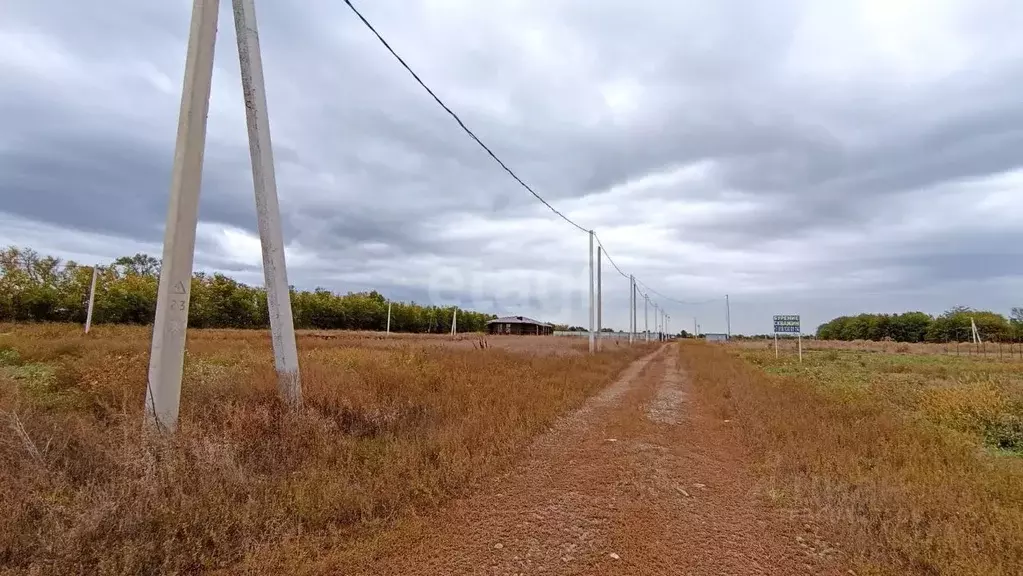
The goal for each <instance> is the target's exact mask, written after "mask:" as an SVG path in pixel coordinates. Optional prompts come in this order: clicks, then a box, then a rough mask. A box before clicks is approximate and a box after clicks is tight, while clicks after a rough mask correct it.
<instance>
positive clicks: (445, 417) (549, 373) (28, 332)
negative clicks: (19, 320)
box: [0, 325, 650, 574]
mask: <svg viewBox="0 0 1023 576" xmlns="http://www.w3.org/2000/svg"><path fill="white" fill-rule="evenodd" d="M148 341H149V332H148V330H147V329H145V328H137V327H116V326H101V327H99V328H97V329H95V330H94V332H93V333H92V334H90V335H89V336H88V337H85V336H83V335H81V333H80V327H78V326H67V325H35V326H12V325H0V469H2V470H3V473H2V474H0V572H10V573H46V574H58V573H90V574H157V573H159V574H166V573H186V572H187V573H192V572H196V571H201V570H205V569H217V568H229V567H231V566H233V565H235V564H236V563H238V562H240V561H242V560H243V559H244V558H245V557H246V556H249V555H252V554H254V553H256V552H257V551H259V550H261V549H265V548H266V547H271V546H276V545H277V544H279V543H281V542H284V541H292V542H293V541H295V540H296V539H299V538H301V539H303V540H307V541H308V542H309V543H310V544H309V546H313V545H315V543H319V544H324V543H329V545H330V546H333V547H339V546H340V547H343V546H347V545H354V544H353V543H355V542H357V541H362V542H363V543H362V544H360V546H365V541H366V540H367V539H368V538H367V537H369V536H373V535H374V534H377V533H380V531H381V530H384V529H386V528H387V527H388V526H391V525H393V524H394V523H395V522H398V521H400V520H401V519H403V518H407V517H411V516H415V515H418V514H420V513H421V512H422V511H423V510H426V509H430V508H432V507H435V506H436V505H438V504H439V503H441V502H443V501H445V500H448V499H450V498H451V497H452V496H455V495H458V494H461V493H464V492H466V491H467V490H469V489H471V488H472V487H473V486H475V485H478V483H479V482H481V481H483V480H485V479H486V478H488V477H491V476H492V475H493V474H495V473H496V472H497V471H499V470H501V469H502V468H503V467H505V466H506V465H507V464H508V463H510V462H511V461H512V460H513V459H514V458H515V456H516V455H517V454H518V453H519V452H520V450H521V449H522V448H523V447H524V446H525V445H526V444H527V443H528V441H529V439H530V438H531V437H533V436H534V435H535V434H537V433H538V432H540V431H542V430H544V429H546V428H547V427H548V426H550V424H551V423H552V422H553V421H554V420H555V418H556V417H557V416H558V415H559V414H561V413H563V412H564V411H566V410H569V409H571V408H574V407H576V406H578V405H579V404H580V403H581V402H582V401H583V399H584V398H586V397H587V396H588V395H590V394H591V393H593V392H594V391H595V390H597V389H599V388H601V387H602V386H604V385H606V384H607V383H608V382H610V381H611V380H612V379H613V378H614V376H615V375H616V374H617V373H618V372H619V371H620V370H621V369H622V368H623V367H624V366H625V365H627V364H628V363H629V362H630V361H631V360H632V359H634V358H637V357H638V356H639V355H641V354H642V353H643V352H644V351H646V350H649V349H650V348H649V347H646V346H636V347H634V348H629V347H625V346H611V347H610V350H608V351H607V352H606V353H604V354H600V355H598V356H597V357H595V358H590V357H588V356H583V355H582V354H579V353H578V351H579V349H580V347H581V346H585V342H583V341H576V340H575V339H560V338H535V337H534V338H517V339H511V338H494V337H489V338H487V343H488V347H487V348H485V349H480V347H479V342H478V340H477V339H474V338H471V337H467V338H465V339H462V340H456V341H452V340H450V339H446V338H440V337H437V338H394V339H390V340H382V339H379V338H368V337H366V336H365V335H358V334H346V333H317V334H315V335H314V334H304V335H302V336H300V339H299V349H300V350H301V354H300V358H301V363H302V370H303V384H304V387H305V401H306V406H305V408H304V409H303V410H302V411H300V412H294V413H293V412H289V411H288V410H286V409H285V407H284V406H283V405H282V404H281V402H279V401H278V399H277V396H276V392H275V377H274V374H273V366H272V356H271V354H270V345H269V337H268V335H267V334H266V333H263V332H248V331H226V330H215V331H192V332H191V333H190V335H189V341H188V354H187V358H186V366H185V381H184V386H183V398H182V414H181V422H180V431H179V433H178V434H177V435H176V436H175V437H174V438H173V439H172V440H169V441H159V440H154V439H147V438H145V437H144V436H143V433H142V431H143V426H142V423H141V406H142V399H143V391H144V387H145V381H146V371H147V358H148ZM550 351H560V353H556V354H549V353H545V352H550ZM306 548H308V546H307V547H306ZM293 549H294V550H295V553H296V554H300V553H304V552H303V550H305V552H308V553H309V554H315V550H309V549H303V547H302V546H298V547H293Z"/></svg>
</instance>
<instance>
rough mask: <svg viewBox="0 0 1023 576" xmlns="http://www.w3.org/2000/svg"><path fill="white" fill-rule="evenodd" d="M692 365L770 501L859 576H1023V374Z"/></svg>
mask: <svg viewBox="0 0 1023 576" xmlns="http://www.w3.org/2000/svg"><path fill="white" fill-rule="evenodd" d="M735 354H740V355H741V356H742V357H743V358H745V360H746V362H744V361H743V360H741V359H740V358H737V357H735ZM681 360H682V363H683V365H684V366H685V367H686V368H687V369H688V371H689V373H690V374H691V376H692V377H693V378H694V379H695V389H696V390H697V391H698V393H699V394H702V395H704V397H705V398H706V399H707V400H708V401H711V402H714V403H716V404H717V406H718V410H719V411H720V414H721V416H722V417H723V418H727V419H730V420H732V421H733V422H735V423H737V424H739V426H740V428H741V430H742V432H743V435H744V438H745V444H746V447H747V448H748V449H749V450H750V451H751V453H753V454H754V455H755V456H756V457H757V460H758V461H759V469H760V471H761V472H762V474H763V478H764V488H763V492H764V494H765V496H767V497H768V498H771V499H773V500H775V501H776V502H778V503H779V504H781V505H784V506H787V507H792V508H802V507H807V508H809V509H810V510H812V511H813V512H814V513H815V514H816V515H817V516H818V517H819V518H820V519H821V520H822V521H823V522H825V523H826V524H828V525H829V526H830V528H831V530H833V531H834V532H835V534H836V535H840V537H841V539H842V540H844V541H845V542H846V547H847V550H846V552H847V553H849V554H850V555H851V556H852V557H853V558H855V559H857V561H858V564H859V565H860V571H859V572H857V573H860V574H864V573H869V574H892V575H895V574H900V575H901V574H949V575H952V574H954V575H957V576H959V575H976V576H981V575H983V576H998V575H1005V576H1008V575H1010V574H1013V575H1015V574H1020V573H1023V489H1021V487H1023V458H1020V457H1019V450H1020V449H1021V448H1023V421H1021V419H1020V415H1021V414H1023V378H1021V373H1020V370H1019V363H1018V362H1009V361H1008V360H1003V361H998V360H997V358H994V359H992V358H990V355H989V357H987V358H976V357H973V358H971V357H959V358H957V357H955V356H946V355H940V354H931V355H909V354H897V355H895V354H893V355H886V354H876V353H867V352H865V351H863V350H855V349H853V350H842V349H840V348H839V347H834V348H832V349H830V350H827V351H821V352H806V353H805V358H804V363H803V364H802V365H800V364H798V363H797V361H796V359H795V357H794V356H793V355H792V354H788V355H783V356H782V357H781V358H780V359H775V357H774V352H773V350H766V349H761V350H752V349H749V348H745V349H743V348H735V347H722V346H710V345H706V344H688V345H683V346H682V354H681Z"/></svg>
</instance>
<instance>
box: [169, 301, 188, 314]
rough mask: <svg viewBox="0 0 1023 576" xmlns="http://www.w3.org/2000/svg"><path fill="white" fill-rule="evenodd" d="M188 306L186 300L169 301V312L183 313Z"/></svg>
mask: <svg viewBox="0 0 1023 576" xmlns="http://www.w3.org/2000/svg"><path fill="white" fill-rule="evenodd" d="M187 305H188V300H171V306H170V307H171V310H180V311H182V312H184V310H185V306H187Z"/></svg>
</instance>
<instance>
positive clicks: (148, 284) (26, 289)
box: [0, 246, 497, 334]
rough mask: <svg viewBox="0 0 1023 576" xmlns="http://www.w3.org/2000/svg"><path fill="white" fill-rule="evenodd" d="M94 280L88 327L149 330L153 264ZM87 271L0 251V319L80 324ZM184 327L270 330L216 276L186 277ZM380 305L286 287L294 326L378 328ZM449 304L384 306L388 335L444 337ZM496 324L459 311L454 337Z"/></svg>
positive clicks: (125, 262) (375, 295)
mask: <svg viewBox="0 0 1023 576" xmlns="http://www.w3.org/2000/svg"><path fill="white" fill-rule="evenodd" d="M98 270H99V272H98V276H97V282H96V298H95V303H94V305H93V316H92V321H93V323H110V324H150V323H152V321H153V318H154V317H155V315H156V294H157V288H158V286H159V278H160V261H159V260H158V259H156V258H154V257H152V256H149V255H146V254H136V255H134V256H123V257H121V258H118V259H116V260H114V261H113V262H112V263H110V264H109V265H107V266H101V267H100V268H99V269H98ZM91 282H92V267H91V266H82V265H79V264H77V263H75V262H73V261H67V262H61V261H60V260H59V259H57V258H54V257H52V256H41V255H39V254H38V253H37V252H35V251H34V250H31V249H27V248H18V247H15V246H10V247H7V248H4V249H0V321H6V322H78V323H83V322H85V316H86V310H87V307H88V298H89V286H90V284H91ZM189 300H190V302H189V308H188V324H189V326H191V327H195V328H265V327H268V326H269V325H270V316H269V313H268V311H267V302H266V290H265V289H263V288H261V287H255V286H248V285H246V284H242V283H240V282H237V281H235V280H233V279H232V278H229V277H228V276H225V275H223V274H219V273H217V274H206V273H204V272H196V273H195V274H193V276H192V282H191V296H190V299H189ZM387 303H388V301H387V299H386V298H385V297H384V296H383V295H382V294H380V293H379V292H376V291H371V292H349V293H348V294H335V293H333V292H330V291H328V290H325V289H322V288H317V289H315V290H312V291H304V290H296V289H294V288H292V289H291V306H292V312H293V314H294V318H295V327H296V328H313V329H322V330H384V329H385V328H386V326H387ZM454 310H455V308H454V307H451V306H429V305H422V304H416V303H415V302H409V303H405V302H392V303H391V330H392V331H394V332H416V333H439V334H444V333H448V332H450V331H451V322H452V315H453V313H454ZM494 318H497V316H496V315H493V314H484V313H481V312H473V311H469V310H461V309H460V310H458V330H459V331H460V332H475V331H482V330H484V329H485V328H486V324H487V322H488V321H489V320H493V319H494Z"/></svg>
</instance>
